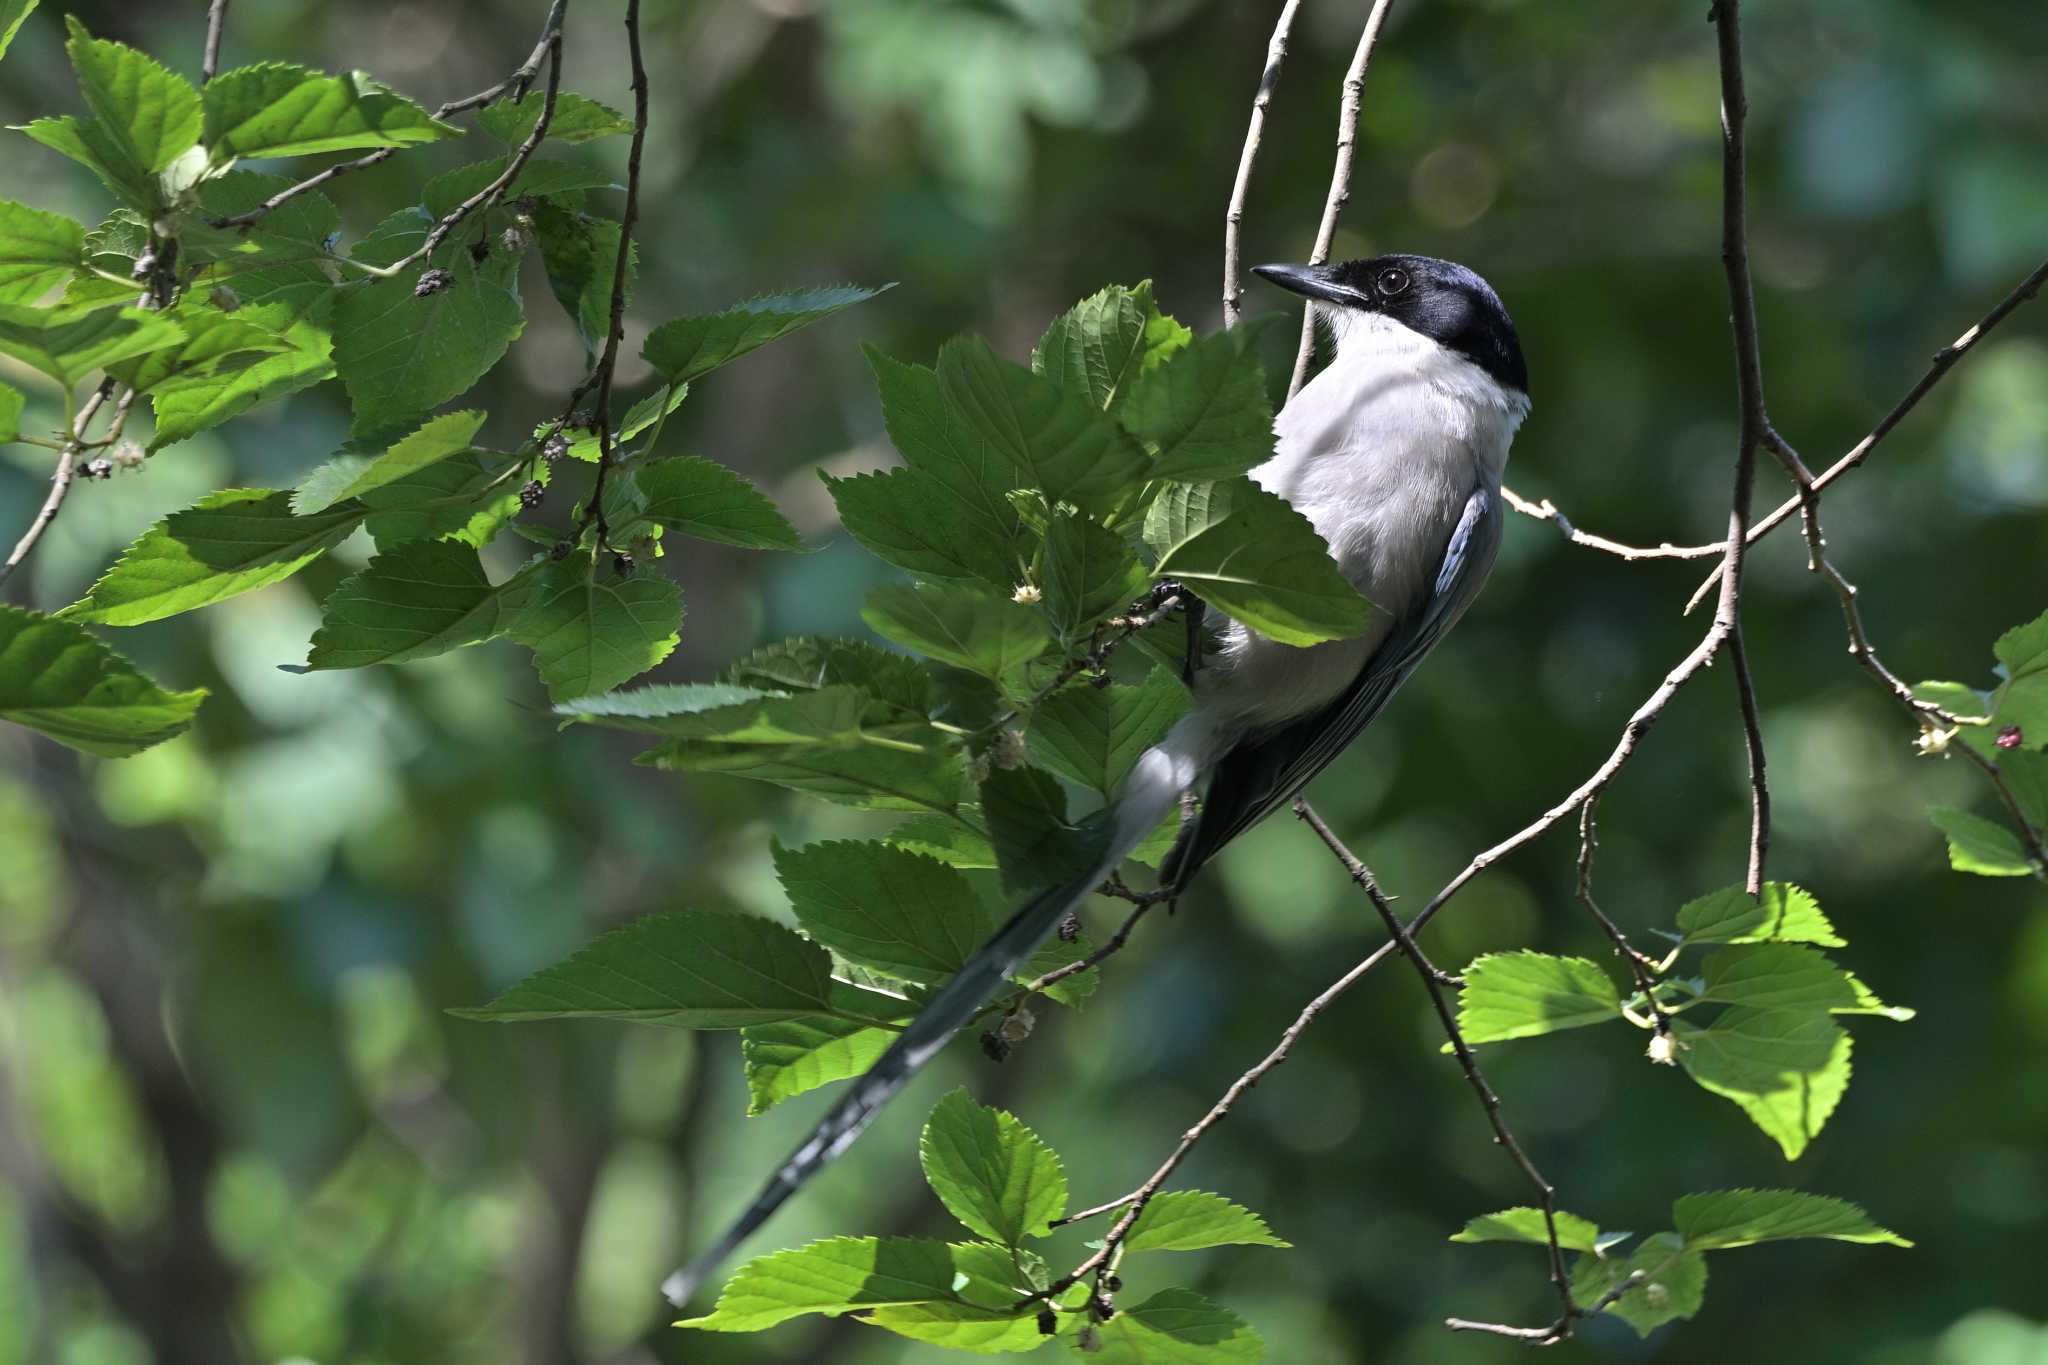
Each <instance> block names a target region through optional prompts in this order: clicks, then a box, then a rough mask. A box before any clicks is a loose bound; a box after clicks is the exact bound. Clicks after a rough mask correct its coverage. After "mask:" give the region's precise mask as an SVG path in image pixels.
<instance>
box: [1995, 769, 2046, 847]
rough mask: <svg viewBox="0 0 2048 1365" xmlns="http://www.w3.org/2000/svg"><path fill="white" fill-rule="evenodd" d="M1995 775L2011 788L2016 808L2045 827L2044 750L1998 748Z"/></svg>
mask: <svg viewBox="0 0 2048 1365" xmlns="http://www.w3.org/2000/svg"><path fill="white" fill-rule="evenodd" d="M1998 772H1999V776H2001V777H2003V778H2004V779H2005V785H2006V786H2007V787H2009V788H2011V789H2012V795H2013V800H2014V801H2016V802H2018V803H2019V808H2020V812H2021V813H2022V814H2023V815H2025V816H2026V818H2027V819H2028V820H2029V821H2031V822H2032V823H2033V824H2034V826H2035V827H2036V828H2037V829H2048V753H2042V752H2040V751H2038V750H2034V749H2001V750H1999V751H1998Z"/></svg>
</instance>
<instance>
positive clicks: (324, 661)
mask: <svg viewBox="0 0 2048 1365" xmlns="http://www.w3.org/2000/svg"><path fill="white" fill-rule="evenodd" d="M500 592H501V589H499V588H496V587H493V586H492V584H491V580H490V578H489V577H488V576H487V575H486V574H485V573H484V566H483V563H482V561H480V560H479V559H478V558H477V553H476V551H475V550H474V549H473V548H471V547H470V546H467V545H464V544H462V543H461V542H459V541H453V540H415V541H408V542H406V543H404V544H402V545H395V546H393V547H392V548H390V549H388V550H385V551H384V552H382V553H381V554H379V555H377V556H376V557H375V558H374V559H372V560H371V561H370V563H369V567H367V568H365V569H363V570H362V571H361V572H360V573H356V574H352V575H351V576H349V577H348V578H345V579H343V580H342V581H341V585H340V586H339V587H337V588H335V590H334V591H333V592H331V593H329V594H328V596H327V600H326V601H324V602H322V603H321V604H320V618H321V619H320V629H318V630H316V631H314V632H313V647H312V652H311V653H310V654H308V655H307V657H306V667H307V668H308V669H325V668H365V667H368V666H369V665H371V664H396V663H406V662H409V661H411V660H414V659H430V658H432V657H434V656H435V655H437V654H445V653H447V652H448V651H449V650H451V649H459V648H461V647H462V646H464V645H473V644H478V643H480V642H482V641H484V640H488V639H490V638H491V637H492V636H493V635H496V634H497V633H498V631H499V629H500V627H501V624H502V616H503V613H502V612H501V611H500Z"/></svg>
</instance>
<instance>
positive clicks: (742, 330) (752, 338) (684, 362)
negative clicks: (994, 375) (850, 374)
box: [640, 284, 896, 384]
mask: <svg viewBox="0 0 2048 1365" xmlns="http://www.w3.org/2000/svg"><path fill="white" fill-rule="evenodd" d="M895 287H896V286H895V285H894V284H885V285H882V286H881V287H880V288H878V289H865V288H862V287H861V286H859V285H852V284H842V285H831V286H827V287H824V288H819V289H798V290H792V291H791V292H789V293H786V294H764V295H762V296H761V297H759V298H754V299H748V300H747V301H746V302H745V303H740V304H735V305H734V306H732V307H731V308H728V309H726V310H725V311H724V312H723V313H705V314H701V315H699V316H696V317H686V318H677V319H675V320H674V321H673V322H665V323H663V324H662V325H661V326H659V327H657V328H655V329H654V330H653V331H652V332H649V333H648V334H647V340H646V342H645V343H644V344H643V345H642V346H641V347H640V358H641V359H643V360H645V361H646V362H647V363H648V364H649V365H651V366H653V367H654V370H655V372H656V373H657V374H659V375H661V377H662V378H663V379H665V380H667V381H668V382H669V383H671V384H681V383H687V382H688V381H690V380H692V379H695V378H696V377H697V376H698V375H700V374H709V373H710V372H711V371H713V370H715V369H717V368H718V367H719V366H721V365H725V364H728V363H730V362H731V361H734V360H737V359H739V358H740V357H741V356H743V355H745V354H746V353H747V352H749V351H753V350H757V349H759V348H760V347H763V346H766V345H767V344H768V343H769V342H771V341H778V340H780V339H781V338H783V337H786V336H788V335H789V334H790V333H791V332H794V331H797V330H799V329H801V328H804V327H808V326H810V325H811V324H812V323H814V322H819V321H821V320H823V319H825V318H829V317H831V316H832V315H833V314H834V313H836V312H838V311H839V310H840V309H842V308H850V307H852V306H853V305H854V304H856V303H862V302H865V301H866V300H868V299H871V298H873V297H875V295H877V294H880V293H882V292H883V291H884V290H888V289H894V288H895Z"/></svg>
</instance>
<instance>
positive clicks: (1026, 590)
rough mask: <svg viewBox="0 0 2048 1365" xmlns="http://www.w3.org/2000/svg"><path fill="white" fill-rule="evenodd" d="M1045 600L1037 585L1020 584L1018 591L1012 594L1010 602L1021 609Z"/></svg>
mask: <svg viewBox="0 0 2048 1365" xmlns="http://www.w3.org/2000/svg"><path fill="white" fill-rule="evenodd" d="M1044 599H1045V594H1044V593H1042V592H1040V591H1039V589H1038V585H1037V584H1036V583H1019V584H1018V585H1017V591H1015V592H1013V593H1011V594H1010V600H1011V601H1012V602H1015V603H1016V604H1017V605H1018V606H1020V607H1028V606H1031V605H1033V604H1034V603H1037V602H1041V601H1043V600H1044Z"/></svg>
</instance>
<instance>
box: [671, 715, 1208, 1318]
mask: <svg viewBox="0 0 2048 1365" xmlns="http://www.w3.org/2000/svg"><path fill="white" fill-rule="evenodd" d="M1196 766H1197V765H1196V763H1195V761H1194V759H1193V758H1192V757H1191V756H1189V755H1188V754H1186V753H1184V752H1180V751H1178V750H1177V748H1176V746H1175V744H1174V741H1173V740H1172V739H1169V740H1168V741H1167V742H1166V743H1165V744H1162V745H1160V746H1159V747H1157V748H1155V749H1152V750H1150V751H1148V752H1147V753H1146V754H1145V755H1144V756H1143V757H1142V758H1141V759H1139V761H1138V764H1137V766H1136V767H1134V768H1133V769H1132V771H1131V776H1130V778H1129V780H1128V781H1126V782H1125V784H1124V790H1123V792H1122V794H1121V795H1120V796H1119V798H1118V800H1117V804H1116V809H1115V814H1114V817H1113V819H1112V820H1111V822H1110V839H1109V847H1108V848H1106V849H1105V850H1104V852H1103V856H1102V859H1101V861H1100V862H1099V863H1098V864H1097V865H1096V866H1095V867H1094V868H1093V869H1091V870H1090V871H1089V872H1088V873H1087V874H1086V875H1084V876H1079V877H1076V878H1074V879H1073V880H1071V881H1068V882H1065V883H1063V884H1061V885H1059V886H1054V887H1051V888H1049V889H1047V890H1045V891H1041V892H1039V893H1038V894H1036V895H1034V896H1033V897H1032V898H1031V899H1030V900H1028V901H1026V902H1025V903H1024V904H1023V905H1022V906H1021V907H1019V908H1018V910H1017V911H1016V913H1015V914H1013V915H1011V916H1010V918H1009V920H1008V921H1006V922H1005V923H1004V925H1003V926H1002V928H1000V929H998V930H996V932H995V934H994V935H993V936H992V937H991V938H990V939H989V940H988V942H986V943H984V944H983V945H982V946H981V947H980V948H979V949H977V950H976V951H975V954H974V956H973V957H971V958H969V959H968V961H967V963H966V965H964V966H963V967H961V968H960V970H959V971H957V972H955V973H954V974H953V975H952V976H951V977H950V978H948V979H947V981H946V984H945V985H944V986H942V987H941V988H940V989H939V991H938V993H937V994H936V995H934V996H933V997H932V998H931V1000H930V1001H929V1002H928V1003H927V1004H926V1005H925V1007H924V1008H923V1009H922V1010H920V1011H918V1014H917V1017H916V1018H914V1019H912V1020H911V1021H910V1023H909V1024H908V1025H906V1026H905V1027H904V1030H903V1032H902V1033H901V1034H900V1035H898V1037H897V1038H896V1041H895V1042H893V1043H891V1044H890V1045H889V1050H888V1051H886V1052H884V1053H883V1054H882V1055H881V1057H880V1058H879V1059H877V1061H876V1062H875V1064H874V1065H873V1066H871V1067H869V1068H868V1070H867V1072H866V1074H864V1075H862V1076H861V1077H860V1079H858V1080H856V1081H855V1082H854V1083H853V1084H852V1086H850V1087H849V1088H848V1089H847V1091H846V1092H845V1093H844V1094H843V1095H841V1096H840V1098H839V1102H838V1103H836V1104H834V1105H833V1106H832V1108H831V1109H830V1110H829V1111H828V1112H827V1113H826V1115H825V1117H824V1118H823V1119H821V1120H819V1122H818V1126H817V1127H816V1128H814V1129H812V1130H811V1135H810V1136H809V1137H807V1138H805V1139H804V1142H803V1145H802V1146H800V1147H798V1148H797V1149H796V1151H794V1152H792V1153H791V1154H790V1157H789V1159H788V1160H787V1161H785V1162H783V1163H782V1166H781V1168H780V1169H779V1170H777V1171H776V1172H775V1175H774V1177H773V1178H772V1179H770V1180H769V1182H768V1184H767V1185H766V1186H765V1187H764V1188H763V1189H762V1191H761V1193H760V1195H759V1196H758V1197H757V1198H756V1199H755V1200H754V1202H753V1203H752V1204H750V1205H748V1206H747V1210H746V1212H745V1213H742V1214H741V1215H740V1216H739V1217H738V1218H737V1219H735V1220H734V1221H733V1223H732V1225H731V1226H730V1227H729V1228H727V1229H726V1230H725V1233H724V1234H723V1235H722V1236H721V1237H719V1239H718V1241H717V1242H715V1243H714V1244H712V1246H710V1247H709V1248H708V1249H706V1250H705V1251H704V1252H703V1254H701V1255H699V1256H698V1257H697V1258H696V1259H695V1260H693V1261H691V1262H690V1263H689V1264H688V1265H686V1266H684V1267H683V1268H682V1269H681V1270H678V1271H676V1272H675V1274H673V1275H671V1276H669V1277H668V1279H667V1280H666V1281H665V1282H664V1283H663V1284H662V1287H661V1289H662V1293H663V1294H665V1295H667V1296H668V1299H669V1302H671V1303H673V1304H675V1305H676V1306H677V1307H678V1308H680V1307H682V1306H683V1305H684V1304H686V1303H688V1302H689V1300H690V1298H691V1296H692V1295H693V1294H695V1293H696V1291H697V1289H698V1288H699V1287H700V1286H701V1285H702V1284H703V1283H704V1281H705V1280H706V1279H708V1278H709V1277H710V1276H711V1275H712V1274H713V1273H714V1272H715V1271H716V1270H717V1269H718V1267H719V1266H720V1265H721V1264H723V1263H724V1261H725V1259H726V1258H727V1257H728V1256H730V1255H732V1253H733V1252H734V1251H735V1250H737V1249H738V1247H739V1245H740V1243H741V1242H743V1241H745V1240H746V1239H747V1238H748V1237H749V1236H751V1235H752V1234H753V1232H754V1230H755V1229H757V1228H759V1227H760V1226H761V1225H762V1224H763V1223H765V1222H767V1221H768V1218H769V1216H770V1215H772V1214H773V1213H774V1212H775V1210H776V1209H778V1208H780V1207H781V1206H782V1204H783V1202H784V1201H785V1200H787V1199H788V1198H789V1197H790V1196H791V1195H793V1194H795V1193H796V1192H797V1191H798V1190H799V1189H801V1188H802V1187H803V1185H804V1183H805V1182H806V1181H808V1180H809V1179H810V1178H811V1177H812V1176H814V1175H816V1174H817V1173H818V1172H819V1171H821V1170H823V1169H824V1168H825V1167H826V1165H828V1164H829V1163H830V1162H831V1161H832V1160H833V1158H835V1157H837V1156H838V1155H839V1154H840V1153H841V1152H844V1151H845V1150H846V1149H847V1148H849V1147H851V1146H852V1145H853V1144H854V1142H855V1140H856V1139H858V1138H859V1137H860V1135H861V1133H862V1131H863V1130H865V1129H866V1128H867V1126H868V1124H869V1122H871V1121H872V1120H873V1119H874V1117H875V1115H876V1114H878V1113H880V1112H881V1110H882V1107H883V1106H884V1105H886V1104H887V1103H888V1102H889V1101H890V1100H891V1099H893V1098H895V1096H896V1093H897V1092H898V1091H900V1090H901V1089H903V1087H904V1086H906V1085H908V1084H909V1083H910V1080H911V1078H912V1077H913V1076H915V1075H916V1074H917V1073H918V1072H919V1071H920V1070H922V1069H923V1067H924V1065H925V1063H926V1062H929V1061H930V1060H931V1059H932V1058H933V1057H934V1056H936V1055H937V1054H938V1052H939V1049H941V1048H943V1047H944V1046H945V1045H946V1044H947V1043H948V1042H950V1041H951V1040H952V1038H953V1036H954V1035H955V1034H957V1033H958V1032H960V1030H961V1029H963V1028H965V1027H966V1026H967V1025H968V1023H969V1022H970V1021H972V1020H973V1018H974V1016H975V1015H976V1014H977V1013H979V1012H980V1010H981V1007H982V1006H983V1005H984V1004H986V1003H987V1002H988V1000H989V998H990V997H991V996H993V995H995V993H996V992H997V991H999V990H1001V989H1002V986H1003V983H1004V982H1005V981H1007V980H1008V979H1009V978H1010V976H1011V975H1012V974H1013V973H1015V972H1016V970H1017V969H1018V968H1019V967H1021V966H1022V965H1023V964H1024V963H1025V962H1026V961H1027V960H1029V958H1030V957H1031V955H1032V954H1033V953H1035V952H1037V951H1038V948H1039V945H1040V944H1042V943H1043V942H1044V941H1045V939H1046V936H1047V935H1048V934H1050V933H1051V932H1052V930H1053V926H1055V925H1057V924H1058V923H1059V922H1060V921H1061V920H1062V919H1064V918H1065V917H1066V916H1067V914H1068V912H1069V911H1071V910H1073V909H1075V908H1076V907H1077V906H1079V905H1080V904H1081V902H1082V901H1084V900H1086V899H1087V898H1088V895H1089V893H1090V892H1091V891H1093V890H1094V889H1095V887H1096V886H1098V885H1100V884H1101V882H1102V879H1103V878H1104V877H1106V876H1108V875H1109V874H1110V873H1111V872H1113V871H1115V870H1116V869H1117V868H1118V867H1121V866H1122V865H1123V861H1124V859H1125V858H1127V857H1129V856H1130V854H1131V851H1132V850H1133V849H1135V848H1137V846H1138V845H1139V844H1141V843H1143V842H1144V840H1145V837H1146V836H1147V835H1148V834H1150V833H1151V832H1152V831H1153V830H1154V829H1155V828H1156V827H1157V826H1158V824H1159V822H1160V821H1161V820H1162V819H1164V818H1165V817H1166V813H1167V812H1168V811H1169V810H1171V809H1172V808H1173V804H1174V802H1175V801H1177V800H1178V799H1179V798H1180V794H1181V792H1183V791H1185V790H1186V789H1187V788H1188V786H1189V785H1190V784H1191V783H1192V782H1193V780H1194V776H1195V772H1196Z"/></svg>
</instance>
